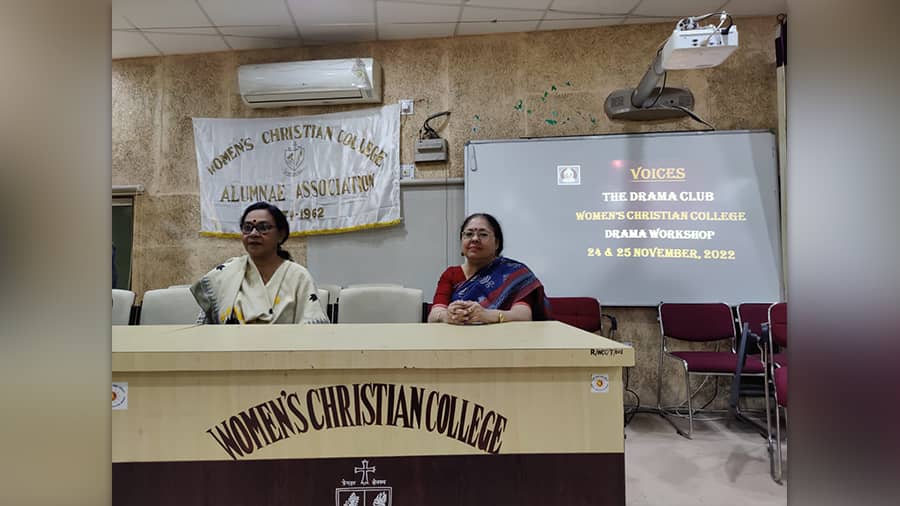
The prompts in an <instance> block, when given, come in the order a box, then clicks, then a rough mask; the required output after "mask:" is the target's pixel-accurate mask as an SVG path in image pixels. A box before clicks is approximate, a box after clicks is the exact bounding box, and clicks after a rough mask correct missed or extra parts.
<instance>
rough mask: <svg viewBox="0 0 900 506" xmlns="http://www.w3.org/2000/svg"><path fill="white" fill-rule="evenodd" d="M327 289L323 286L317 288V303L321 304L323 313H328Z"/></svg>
mask: <svg viewBox="0 0 900 506" xmlns="http://www.w3.org/2000/svg"><path fill="white" fill-rule="evenodd" d="M328 298H329V295H328V290H326V289H324V288H319V304H320V305H321V306H322V311H324V312H325V314H328Z"/></svg>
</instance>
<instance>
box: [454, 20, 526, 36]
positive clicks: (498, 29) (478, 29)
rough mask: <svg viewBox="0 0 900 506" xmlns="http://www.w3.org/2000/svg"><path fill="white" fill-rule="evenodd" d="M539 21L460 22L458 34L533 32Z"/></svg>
mask: <svg viewBox="0 0 900 506" xmlns="http://www.w3.org/2000/svg"><path fill="white" fill-rule="evenodd" d="M537 25H538V21H537V20H535V21H512V22H508V23H460V24H459V29H457V30H456V34H457V35H479V34H484V33H507V32H533V31H535V30H537Z"/></svg>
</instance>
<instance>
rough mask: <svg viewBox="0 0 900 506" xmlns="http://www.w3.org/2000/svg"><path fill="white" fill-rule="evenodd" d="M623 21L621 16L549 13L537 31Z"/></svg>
mask: <svg viewBox="0 0 900 506" xmlns="http://www.w3.org/2000/svg"><path fill="white" fill-rule="evenodd" d="M623 19H625V18H624V17H623V16H610V17H604V16H601V15H599V14H594V15H591V14H564V13H561V12H549V13H547V16H546V17H545V18H544V20H543V21H541V24H540V25H539V26H538V30H562V29H575V28H589V27H592V26H607V25H618V24H620V23H621V22H622V20H623Z"/></svg>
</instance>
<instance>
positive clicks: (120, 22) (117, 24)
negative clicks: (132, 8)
mask: <svg viewBox="0 0 900 506" xmlns="http://www.w3.org/2000/svg"><path fill="white" fill-rule="evenodd" d="M112 28H113V30H116V29H122V28H126V29H127V28H134V27H133V26H132V25H131V23H129V22H128V21H126V20H125V18H123V17H122V16H119V15H118V14H116V13H115V12H114V13H113V15H112Z"/></svg>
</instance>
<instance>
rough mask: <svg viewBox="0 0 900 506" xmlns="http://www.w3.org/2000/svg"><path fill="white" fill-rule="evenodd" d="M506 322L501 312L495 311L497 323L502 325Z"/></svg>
mask: <svg viewBox="0 0 900 506" xmlns="http://www.w3.org/2000/svg"><path fill="white" fill-rule="evenodd" d="M505 321H506V318H504V317H503V311H501V310H499V309H498V310H497V323H503V322H505Z"/></svg>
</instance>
